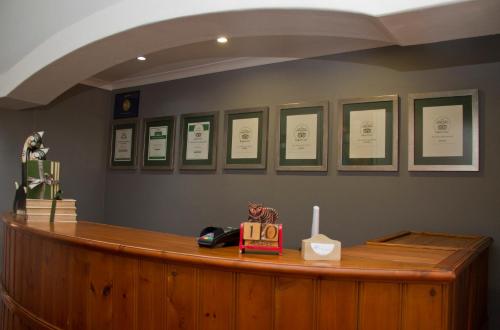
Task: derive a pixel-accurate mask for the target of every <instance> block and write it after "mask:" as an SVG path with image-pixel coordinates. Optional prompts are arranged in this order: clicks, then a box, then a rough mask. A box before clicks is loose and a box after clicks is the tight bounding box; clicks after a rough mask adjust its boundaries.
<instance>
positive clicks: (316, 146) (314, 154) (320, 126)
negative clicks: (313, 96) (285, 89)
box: [276, 102, 328, 171]
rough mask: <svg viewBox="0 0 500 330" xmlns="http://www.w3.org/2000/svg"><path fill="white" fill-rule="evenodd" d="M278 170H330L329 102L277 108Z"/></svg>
mask: <svg viewBox="0 0 500 330" xmlns="http://www.w3.org/2000/svg"><path fill="white" fill-rule="evenodd" d="M277 117H278V118H277V125H278V127H277V130H276V131H277V134H278V136H277V137H276V156H277V157H276V158H277V159H276V170H277V171H327V169H328V167H327V162H328V102H318V103H293V104H285V105H281V106H279V107H278V109H277Z"/></svg>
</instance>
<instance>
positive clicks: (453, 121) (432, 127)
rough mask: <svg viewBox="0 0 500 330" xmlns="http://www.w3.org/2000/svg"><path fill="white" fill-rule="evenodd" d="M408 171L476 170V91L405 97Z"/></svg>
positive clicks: (477, 133)
mask: <svg viewBox="0 0 500 330" xmlns="http://www.w3.org/2000/svg"><path fill="white" fill-rule="evenodd" d="M408 109H409V113H408V170H409V171H479V107H478V91H477V90H476V89H473V90H461V91H450V92H438V93H426V94H410V95H409V96H408Z"/></svg>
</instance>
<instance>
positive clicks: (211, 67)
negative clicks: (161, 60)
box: [111, 57, 295, 90]
mask: <svg viewBox="0 0 500 330" xmlns="http://www.w3.org/2000/svg"><path fill="white" fill-rule="evenodd" d="M292 60H295V59H294V58H251V57H248V58H235V59H229V60H224V61H218V62H212V63H208V64H204V65H198V66H192V67H189V68H183V69H178V70H172V71H166V72H159V73H156V74H151V75H145V76H138V77H133V78H129V79H122V80H117V81H113V82H112V83H111V86H112V89H113V90H114V89H121V88H127V87H133V86H141V85H147V84H154V83H158V82H162V81H169V80H176V79H182V78H188V77H194V76H201V75H204V74H210V73H216V72H222V71H229V70H235V69H242V68H248V67H253V66H259V65H265V64H271V63H279V62H285V61H292Z"/></svg>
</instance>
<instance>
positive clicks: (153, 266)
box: [0, 214, 491, 330]
mask: <svg viewBox="0 0 500 330" xmlns="http://www.w3.org/2000/svg"><path fill="white" fill-rule="evenodd" d="M2 220H3V221H2V222H1V223H0V235H2V238H3V242H4V245H3V255H2V265H3V270H2V273H1V276H0V279H1V282H2V283H1V284H2V285H1V290H0V317H1V319H0V328H1V329H261V330H264V329H334V330H335V329H342V330H350V329H358V330H367V329H368V330H369V329H383V330H389V329H398V330H413V329H433V330H434V329H436V330H440V329H442V330H456V329H469V330H473V329H479V328H480V327H481V325H482V324H483V323H484V322H485V320H486V318H487V314H486V311H487V308H486V307H487V306H486V296H487V276H488V247H489V245H490V244H491V239H489V238H487V237H479V236H453V235H445V234H432V233H424V234H418V233H413V232H410V233H403V234H398V235H392V236H387V237H386V238H383V239H375V240H372V241H370V242H371V243H368V244H364V245H359V246H353V247H347V248H343V250H342V259H341V261H339V262H334V261H313V262H311V261H304V260H302V259H301V257H300V254H299V252H298V251H295V250H284V251H283V256H275V255H272V256H270V255H240V254H239V253H238V250H237V248H232V247H231V248H220V249H206V248H199V247H198V246H197V244H196V240H195V238H193V237H182V236H177V235H172V234H165V233H157V232H150V231H144V230H137V229H130V228H123V227H116V226H108V225H102V224H96V223H91V222H83V221H82V222H79V223H76V224H75V223H55V224H48V223H26V222H24V221H23V219H22V218H16V217H14V216H12V215H9V214H6V215H4V216H3V217H2ZM405 237H406V239H405ZM454 237H455V238H454ZM440 239H442V240H443V244H442V245H440Z"/></svg>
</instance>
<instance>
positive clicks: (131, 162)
mask: <svg viewBox="0 0 500 330" xmlns="http://www.w3.org/2000/svg"><path fill="white" fill-rule="evenodd" d="M138 133H139V122H138V121H137V119H133V120H130V119H122V120H115V121H114V122H113V123H112V124H111V147H110V157H109V167H110V168H112V169H135V168H136V167H137V135H138Z"/></svg>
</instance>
